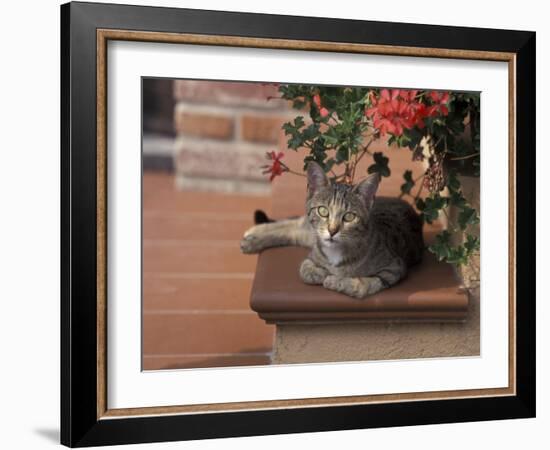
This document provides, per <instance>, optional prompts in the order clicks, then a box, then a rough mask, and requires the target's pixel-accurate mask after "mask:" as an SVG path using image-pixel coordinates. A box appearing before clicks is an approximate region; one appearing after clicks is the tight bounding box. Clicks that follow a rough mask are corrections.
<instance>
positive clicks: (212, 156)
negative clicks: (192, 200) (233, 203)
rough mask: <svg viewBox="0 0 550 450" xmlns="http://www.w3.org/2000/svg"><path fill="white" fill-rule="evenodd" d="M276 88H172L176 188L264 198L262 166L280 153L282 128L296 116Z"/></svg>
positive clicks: (188, 84)
mask: <svg viewBox="0 0 550 450" xmlns="http://www.w3.org/2000/svg"><path fill="white" fill-rule="evenodd" d="M276 95H277V89H276V88H275V87H274V86H271V85H264V84H261V83H240V82H218V81H190V80H177V81H175V83H174V97H175V100H176V104H175V111H174V126H175V130H176V136H177V137H176V144H175V153H174V162H175V169H176V184H177V186H178V187H179V188H180V189H194V190H208V191H223V192H246V193H258V194H264V193H265V194H267V193H269V192H270V185H269V182H268V179H267V177H266V176H265V175H262V173H261V170H260V166H262V165H264V164H266V160H265V153H266V152H267V151H271V150H276V149H278V148H279V146H280V143H281V141H282V139H281V138H282V131H281V125H282V124H283V123H284V122H285V121H287V120H289V119H290V118H292V117H293V116H294V114H293V112H292V110H291V108H290V106H289V104H288V103H287V102H286V101H283V100H281V99H277V98H273V99H271V100H268V98H269V97H273V96H276Z"/></svg>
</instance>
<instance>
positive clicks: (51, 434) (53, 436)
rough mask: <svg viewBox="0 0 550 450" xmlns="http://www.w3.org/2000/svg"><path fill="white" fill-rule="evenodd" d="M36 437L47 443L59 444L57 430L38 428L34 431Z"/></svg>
mask: <svg viewBox="0 0 550 450" xmlns="http://www.w3.org/2000/svg"><path fill="white" fill-rule="evenodd" d="M34 432H35V433H36V434H37V435H38V436H42V437H43V438H44V439H46V440H47V441H50V442H53V443H55V444H59V439H60V435H59V429H58V428H38V429H36V430H34Z"/></svg>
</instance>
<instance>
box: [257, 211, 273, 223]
mask: <svg viewBox="0 0 550 450" xmlns="http://www.w3.org/2000/svg"><path fill="white" fill-rule="evenodd" d="M273 222H275V221H274V220H273V219H270V218H269V217H268V216H267V214H266V213H265V212H263V211H262V210H261V209H257V210H256V211H254V223H255V224H256V225H259V224H260V223H273Z"/></svg>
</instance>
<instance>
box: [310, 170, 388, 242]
mask: <svg viewBox="0 0 550 450" xmlns="http://www.w3.org/2000/svg"><path fill="white" fill-rule="evenodd" d="M379 181H380V178H379V176H378V174H374V175H371V176H369V177H368V178H366V179H365V180H363V181H362V182H360V183H359V184H357V185H356V186H350V185H347V184H339V183H337V184H331V183H330V180H329V179H328V178H327V177H326V175H325V173H324V172H323V169H321V167H320V166H319V165H318V164H315V163H309V164H308V199H307V201H306V212H307V217H308V219H309V222H310V224H311V226H312V228H313V230H314V232H315V234H316V238H317V241H318V242H319V243H320V244H321V245H323V246H326V247H337V246H339V245H342V244H344V245H345V244H349V245H353V243H354V242H356V240H357V238H358V237H360V236H364V231H365V225H366V223H367V221H368V216H369V212H370V210H371V208H372V205H373V202H374V195H375V193H376V189H377V188H378V183H379Z"/></svg>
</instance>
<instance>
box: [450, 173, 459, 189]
mask: <svg viewBox="0 0 550 450" xmlns="http://www.w3.org/2000/svg"><path fill="white" fill-rule="evenodd" d="M447 187H448V188H449V190H450V191H451V192H456V191H458V190H459V189H460V181H459V179H458V177H457V176H456V172H455V171H454V170H453V171H451V172H450V173H449V177H448V178H447Z"/></svg>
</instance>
